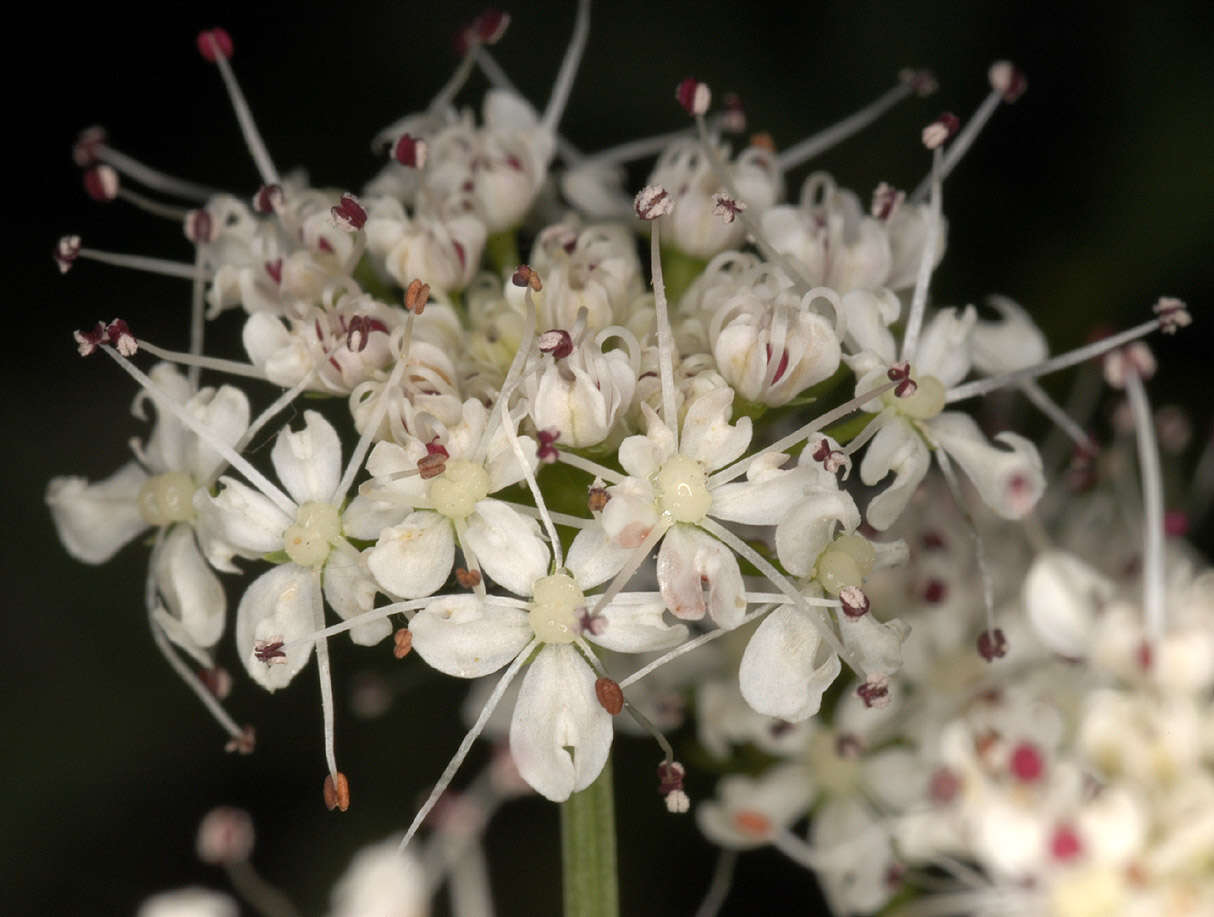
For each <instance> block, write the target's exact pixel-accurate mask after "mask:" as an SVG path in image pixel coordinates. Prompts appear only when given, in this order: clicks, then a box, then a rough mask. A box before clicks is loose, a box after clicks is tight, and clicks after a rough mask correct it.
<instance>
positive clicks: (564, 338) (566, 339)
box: [538, 328, 573, 360]
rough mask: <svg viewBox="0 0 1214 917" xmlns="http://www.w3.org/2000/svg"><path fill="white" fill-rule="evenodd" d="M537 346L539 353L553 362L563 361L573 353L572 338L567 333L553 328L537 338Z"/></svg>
mask: <svg viewBox="0 0 1214 917" xmlns="http://www.w3.org/2000/svg"><path fill="white" fill-rule="evenodd" d="M538 346H539V349H540V353H546V354H548V355H549V356H551V357H552V359H554V360H563V359H565V357H567V356H569V354H571V353H573V338H572V337H570V336H569V332H568V331H564V330H563V329H561V328H553V329H551V330H550V331H545V332H544V333H543V334H541V335H540V336H539V341H538Z"/></svg>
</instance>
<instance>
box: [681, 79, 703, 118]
mask: <svg viewBox="0 0 1214 917" xmlns="http://www.w3.org/2000/svg"><path fill="white" fill-rule="evenodd" d="M674 97H675V101H677V102H678V103H679V104H680V105H682V106H683V108H684V109H685V110H686V111H687V114H689V115H691V116H692V117H695V116H703V115H704V114H705V113H706V112H707V111H708V106H709V105H711V104H712V90H710V89H709V88H708V84H707V83H701V82H700V81H699V80H697V79H696V78H695V77H692V76H689V77H687V78H686V79H685V80H683V81H682V82H681V83H679V85H678V86H676V87H675V90H674Z"/></svg>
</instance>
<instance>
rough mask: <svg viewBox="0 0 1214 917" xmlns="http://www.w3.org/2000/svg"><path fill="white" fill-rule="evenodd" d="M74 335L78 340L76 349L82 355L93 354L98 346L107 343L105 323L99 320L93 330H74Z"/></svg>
mask: <svg viewBox="0 0 1214 917" xmlns="http://www.w3.org/2000/svg"><path fill="white" fill-rule="evenodd" d="M72 337H73V338H74V339H75V341H76V350H77V352H79V354H80V356H82V357H87V356H91V355H92V354H93V353H94V352H95V351H96V350H97V348H98V347H100V346H101V345H102V344H104V343H106V334H105V323H104V322H98V323H97V326H96V327H95V328H93V329H92V330H91V331H73V332H72Z"/></svg>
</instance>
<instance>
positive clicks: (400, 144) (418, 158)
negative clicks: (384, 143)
mask: <svg viewBox="0 0 1214 917" xmlns="http://www.w3.org/2000/svg"><path fill="white" fill-rule="evenodd" d="M428 149H429V146H428V145H427V144H426V141H424V140H422V139H421V138H420V137H414V136H412V135H411V134H401V135H400V139H398V140H397V141H396V146H394V147H393V148H392V156H393V158H394V159H395V160H396V161H397V162H399V163H400V164H401V165H402V166H406V167H407V168H410V169H424V168H425V167H426V151H427V150H428Z"/></svg>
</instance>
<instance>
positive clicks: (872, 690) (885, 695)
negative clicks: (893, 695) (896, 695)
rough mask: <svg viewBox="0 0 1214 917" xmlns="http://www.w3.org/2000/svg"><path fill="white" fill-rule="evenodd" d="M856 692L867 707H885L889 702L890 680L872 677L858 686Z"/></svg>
mask: <svg viewBox="0 0 1214 917" xmlns="http://www.w3.org/2000/svg"><path fill="white" fill-rule="evenodd" d="M856 694H857V695H858V696H859V698H860V700H862V701H864V706H865V707H884V706H885V705H886V704H888V703H889V682H888V681H887V680H886V679H884V678H881V677H876V678H870V680H868V681H866V682H864V684H862V685H860V687H858V688H856Z"/></svg>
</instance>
